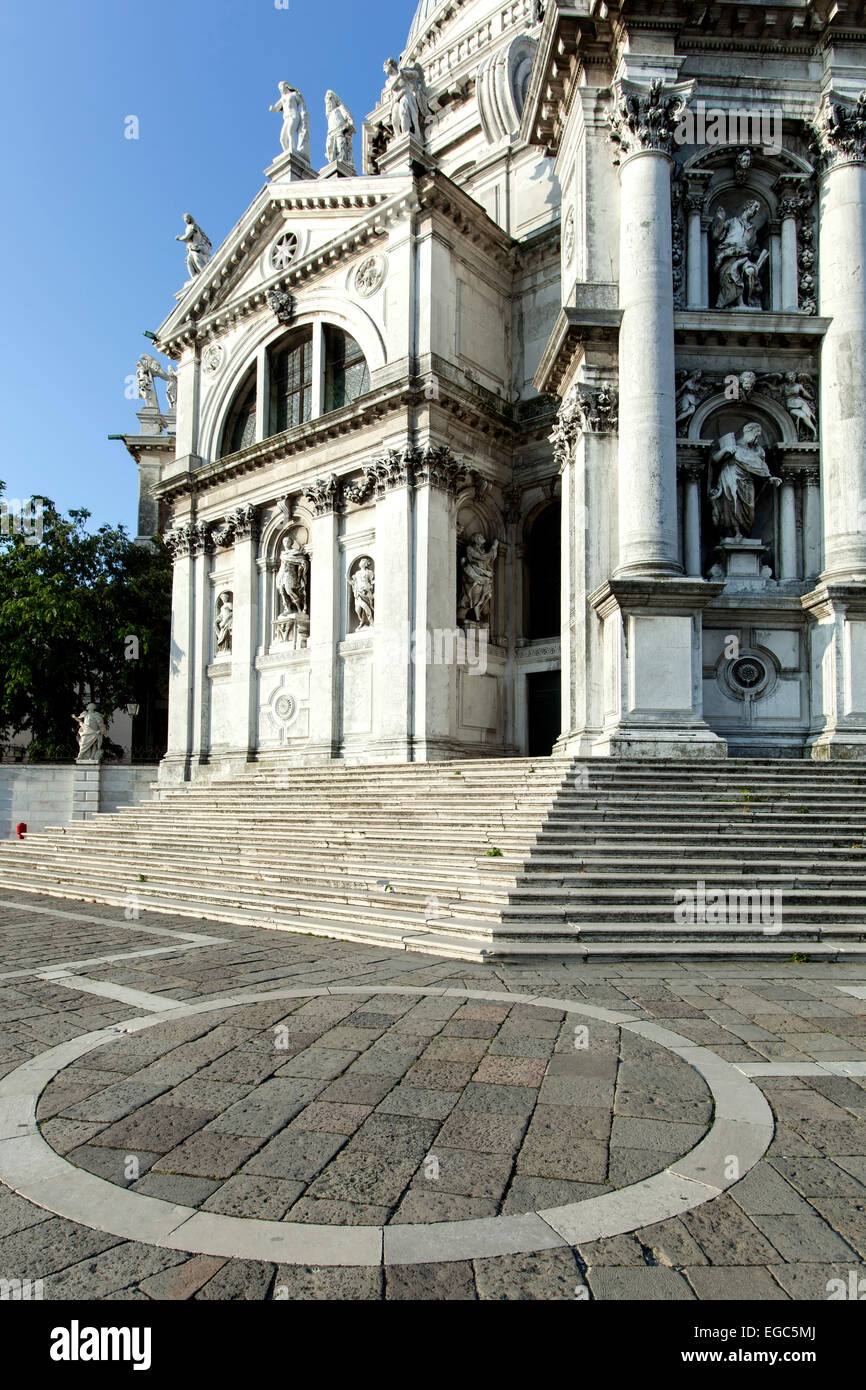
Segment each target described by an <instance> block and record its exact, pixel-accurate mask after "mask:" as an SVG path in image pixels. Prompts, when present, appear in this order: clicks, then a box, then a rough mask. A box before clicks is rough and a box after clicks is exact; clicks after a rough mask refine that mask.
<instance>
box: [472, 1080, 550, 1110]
mask: <svg viewBox="0 0 866 1390" xmlns="http://www.w3.org/2000/svg"><path fill="white" fill-rule="evenodd" d="M537 1103H538V1091H536V1090H535V1089H534V1088H533V1087H531V1086H507V1085H504V1084H502V1085H500V1084H496V1083H488V1082H479V1081H470V1083H469V1085H468V1086H467V1087H466V1089H465V1090H464V1091H463V1094H462V1095H461V1096H460V1098H459V1100H458V1101H457V1111H458V1112H459V1113H460V1114H472V1115H513V1116H515V1117H517V1116H519V1117H520V1118H522V1119H527V1118H528V1117H529V1116H530V1115H531V1114H532V1111H533V1110H534V1109H535V1106H536V1104H537Z"/></svg>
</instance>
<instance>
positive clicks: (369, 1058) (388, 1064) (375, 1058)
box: [343, 1047, 418, 1085]
mask: <svg viewBox="0 0 866 1390" xmlns="http://www.w3.org/2000/svg"><path fill="white" fill-rule="evenodd" d="M343 1055H344V1056H345V1055H346V1054H345V1053H344V1054H343ZM417 1057H418V1053H417V1051H416V1050H415V1048H406V1049H403V1050H402V1051H394V1050H391V1051H388V1052H385V1051H381V1050H379V1049H378V1048H376V1047H371V1048H370V1049H369V1050H368V1051H367V1052H362V1053H361V1056H360V1057H358V1058H356V1060H355V1061H354V1062H352V1063H351V1065H350V1066H349V1068H348V1070H347V1072H346V1080H349V1078H350V1077H353V1076H380V1077H391V1078H394V1077H397V1078H398V1079H399V1078H400V1077H402V1076H403V1073H404V1072H405V1071H406V1070H407V1068H408V1067H411V1066H412V1063H413V1062H415V1061H416V1059H417ZM413 1084H415V1085H418V1082H414V1083H413Z"/></svg>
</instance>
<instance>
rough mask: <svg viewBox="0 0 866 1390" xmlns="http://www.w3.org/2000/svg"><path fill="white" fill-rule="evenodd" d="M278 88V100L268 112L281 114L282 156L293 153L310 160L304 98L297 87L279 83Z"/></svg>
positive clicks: (307, 119) (307, 120) (308, 132)
mask: <svg viewBox="0 0 866 1390" xmlns="http://www.w3.org/2000/svg"><path fill="white" fill-rule="evenodd" d="M279 88H280V95H279V98H278V99H277V101H275V102H274V105H273V106H271V107H270V108H269V110H271V111H281V112H282V116H283V126H282V130H281V131H280V144H281V145H282V147H283V152H284V154H289V153H290V152H294V153H295V154H299V155H302V156H303V158H304V159H307V160H308V159H309V158H310V118H309V116H308V115H307V108H306V105H305V104H304V98H303V97H302V96H301V94H300V92H299V91H298V89H297V87H291V86H289V83H288V82H281V83H280V84H279Z"/></svg>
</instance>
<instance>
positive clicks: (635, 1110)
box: [542, 1086, 713, 1126]
mask: <svg viewBox="0 0 866 1390" xmlns="http://www.w3.org/2000/svg"><path fill="white" fill-rule="evenodd" d="M543 1089H544V1088H542V1091H543ZM614 1108H615V1110H616V1113H617V1115H630V1116H634V1117H636V1118H638V1119H646V1120H667V1121H671V1120H672V1121H684V1122H685V1123H687V1124H696V1125H704V1126H706V1125H708V1124H709V1123H710V1121H711V1120H712V1117H713V1106H712V1101H710V1100H698V1099H697V1098H694V1099H683V1098H681V1097H678V1096H676V1095H670V1094H667V1093H666V1092H664V1091H658V1090H656V1091H650V1090H645V1089H644V1088H643V1087H634V1086H618V1087H617V1091H616V1102H615V1107H614Z"/></svg>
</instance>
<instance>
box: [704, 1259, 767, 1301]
mask: <svg viewBox="0 0 866 1390" xmlns="http://www.w3.org/2000/svg"><path fill="white" fill-rule="evenodd" d="M682 1272H683V1274H684V1275H685V1276H686V1278H687V1279H688V1281H689V1283H690V1284H691V1286H692V1288H693V1289H694V1291H695V1293H696V1294H697V1296H698V1298H701V1299H713V1300H716V1301H722V1300H733V1301H740V1300H743V1301H749V1302H755V1303H766V1302H774V1301H777V1302H784V1301H785V1300H788V1299H789V1298H790V1295H789V1294H787V1293H786V1292H785V1290H784V1289H782V1288H780V1287H779V1285H778V1284H777V1282H776V1280H775V1279H774V1278H773V1276H772V1274H771V1272H770V1271H769V1270H767V1269H762V1268H761V1267H760V1266H756V1265H740V1266H727V1267H726V1266H724V1265H722V1266H718V1265H698V1266H696V1267H695V1268H686V1269H684V1270H683V1271H682Z"/></svg>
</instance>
